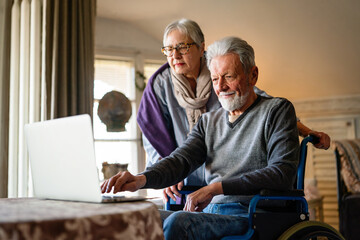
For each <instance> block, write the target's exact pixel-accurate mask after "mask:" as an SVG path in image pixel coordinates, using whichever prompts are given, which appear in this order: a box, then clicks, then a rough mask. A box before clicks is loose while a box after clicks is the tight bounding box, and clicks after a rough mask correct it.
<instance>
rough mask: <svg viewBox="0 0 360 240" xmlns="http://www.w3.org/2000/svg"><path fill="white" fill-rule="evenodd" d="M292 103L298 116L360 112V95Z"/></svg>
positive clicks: (322, 115) (323, 115)
mask: <svg viewBox="0 0 360 240" xmlns="http://www.w3.org/2000/svg"><path fill="white" fill-rule="evenodd" d="M293 104H294V107H295V110H296V113H297V116H298V117H300V118H304V117H325V116H335V115H340V114H357V113H360V95H347V96H336V97H329V98H319V99H306V100H298V101H293Z"/></svg>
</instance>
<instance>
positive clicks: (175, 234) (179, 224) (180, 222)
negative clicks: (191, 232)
mask: <svg viewBox="0 0 360 240" xmlns="http://www.w3.org/2000/svg"><path fill="white" fill-rule="evenodd" d="M189 221H190V218H189V212H183V211H178V212H174V213H173V214H171V215H170V216H169V217H167V218H166V219H165V221H164V223H163V228H164V235H165V239H185V238H186V236H187V231H188V228H189V226H190V225H191V223H190V222H189Z"/></svg>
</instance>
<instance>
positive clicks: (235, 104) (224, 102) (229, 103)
mask: <svg viewBox="0 0 360 240" xmlns="http://www.w3.org/2000/svg"><path fill="white" fill-rule="evenodd" d="M234 93H235V96H234V97H233V98H228V99H224V98H222V97H221V96H222V95H226V94H229V93H225V92H220V94H219V102H220V104H221V106H222V107H223V108H224V109H225V110H226V111H228V112H232V111H234V110H236V109H240V108H242V107H243V106H244V105H245V103H246V102H247V99H248V96H249V91H247V92H246V93H245V95H241V96H239V95H237V94H236V92H234Z"/></svg>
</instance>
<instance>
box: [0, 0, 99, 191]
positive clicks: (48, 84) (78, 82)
mask: <svg viewBox="0 0 360 240" xmlns="http://www.w3.org/2000/svg"><path fill="white" fill-rule="evenodd" d="M11 7H12V9H11V39H10V42H11V49H10V83H9V85H10V87H9V91H8V92H9V98H8V100H9V104H8V106H9V111H8V113H9V118H8V119H9V124H8V126H9V137H8V140H9V141H8V197H27V196H32V183H31V176H30V171H29V159H28V154H27V149H26V142H25V136H24V125H25V124H27V123H31V122H36V121H43V120H47V119H53V118H58V117H66V116H72V115H77V114H84V113H87V114H89V115H90V116H92V109H93V84H94V26H95V12H96V11H95V9H96V1H95V0H14V1H13V3H12V6H11ZM0 126H5V124H2V125H0ZM1 129H3V128H0V130H1ZM4 145H5V144H4ZM0 190H1V189H0Z"/></svg>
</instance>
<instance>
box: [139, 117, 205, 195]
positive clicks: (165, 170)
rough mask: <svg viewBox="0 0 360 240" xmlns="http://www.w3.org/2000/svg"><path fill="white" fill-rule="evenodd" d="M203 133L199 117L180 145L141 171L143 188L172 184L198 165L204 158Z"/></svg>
mask: <svg viewBox="0 0 360 240" xmlns="http://www.w3.org/2000/svg"><path fill="white" fill-rule="evenodd" d="M204 134H205V133H204V131H203V127H202V118H201V117H200V119H199V122H198V123H197V124H196V125H195V127H194V128H193V130H192V132H191V134H189V137H188V138H187V140H186V141H185V142H184V144H183V145H182V146H181V147H178V148H177V149H176V150H175V151H174V152H172V153H171V154H170V155H169V156H168V157H165V158H163V159H161V160H160V161H158V162H157V163H156V164H154V165H153V166H151V167H148V168H147V169H146V170H145V171H144V172H143V173H141V174H144V175H145V176H146V185H145V186H144V187H143V188H155V189H159V188H164V187H168V186H171V185H174V184H176V183H178V182H180V181H181V180H183V179H184V178H186V177H187V176H188V175H189V174H191V173H192V172H193V171H195V170H196V169H197V168H198V167H200V166H201V165H202V164H203V163H204V162H205V160H206V145H205V140H204Z"/></svg>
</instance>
